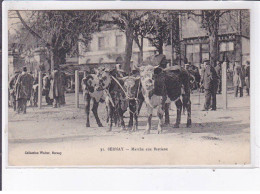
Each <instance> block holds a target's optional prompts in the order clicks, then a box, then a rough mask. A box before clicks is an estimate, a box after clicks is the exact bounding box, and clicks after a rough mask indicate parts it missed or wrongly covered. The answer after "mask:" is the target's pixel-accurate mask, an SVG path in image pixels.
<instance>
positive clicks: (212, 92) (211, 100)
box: [200, 60, 250, 111]
mask: <svg viewBox="0 0 260 194" xmlns="http://www.w3.org/2000/svg"><path fill="white" fill-rule="evenodd" d="M233 68H234V69H233V86H234V90H235V97H237V96H238V92H240V97H243V88H244V85H246V91H247V95H250V62H249V61H247V62H246V65H243V66H241V65H240V62H239V61H236V62H235V65H234V67H233ZM200 85H201V86H203V88H204V91H205V92H204V93H205V104H204V109H203V111H208V110H209V109H210V110H213V111H214V110H216V109H217V106H216V94H217V93H219V94H220V93H221V90H222V88H221V86H222V66H221V63H220V62H219V61H218V62H217V64H216V66H215V67H213V66H211V65H210V61H209V60H204V62H203V67H202V68H201V83H200Z"/></svg>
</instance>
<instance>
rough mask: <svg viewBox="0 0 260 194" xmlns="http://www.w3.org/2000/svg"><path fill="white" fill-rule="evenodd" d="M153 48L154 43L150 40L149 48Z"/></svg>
mask: <svg viewBox="0 0 260 194" xmlns="http://www.w3.org/2000/svg"><path fill="white" fill-rule="evenodd" d="M152 46H153V42H152V41H151V40H149V39H148V47H152Z"/></svg>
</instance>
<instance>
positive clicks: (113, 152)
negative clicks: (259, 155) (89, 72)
mask: <svg viewBox="0 0 260 194" xmlns="http://www.w3.org/2000/svg"><path fill="white" fill-rule="evenodd" d="M233 96H234V95H233V91H229V93H228V110H223V109H222V96H221V95H217V111H207V112H203V111H201V110H202V108H203V103H204V94H202V93H201V94H200V97H199V94H198V93H197V91H194V93H193V94H192V97H191V101H192V127H191V128H186V118H187V115H182V121H181V125H180V128H178V129H176V128H173V127H172V126H173V124H174V123H175V118H176V108H175V105H174V104H172V105H171V111H170V119H171V121H170V122H171V126H170V127H163V134H159V135H158V134H157V131H156V130H151V134H149V135H144V130H145V127H146V120H147V118H146V108H145V104H144V105H143V107H142V110H141V113H140V116H139V130H138V131H137V132H129V131H121V129H120V128H118V127H113V130H112V132H106V130H107V127H106V123H105V118H106V112H105V105H104V104H100V106H99V109H98V112H99V117H100V119H101V122H102V123H103V125H104V127H103V128H98V127H97V124H96V122H95V119H94V117H93V114H92V112H91V114H90V121H91V123H90V125H91V127H90V128H86V127H85V118H86V116H85V112H84V104H83V99H82V94H80V108H78V109H77V108H75V105H74V103H75V102H74V99H75V98H74V94H66V105H65V106H62V107H60V108H56V109H55V108H52V107H51V106H47V105H46V103H45V99H43V107H42V108H41V109H39V108H37V107H28V109H27V114H17V113H15V112H14V111H13V110H12V108H9V110H8V116H9V118H8V119H9V123H8V125H9V126H8V140H9V144H8V151H9V152H8V153H9V156H8V159H9V161H8V162H9V165H10V166H89V165H96V166H99V165H101V166H106V165H109V166H113V165H124V166H127V165H148V166H149V165H158V166H168V165H239V166H240V165H245V164H250V97H249V96H244V97H243V98H234V97H233ZM199 100H200V101H199ZM128 115H129V114H128V113H126V114H125V117H126V118H125V122H126V124H128V120H129V117H128ZM157 123H158V118H157V116H156V111H154V116H153V119H152V126H153V129H156V128H157ZM26 152H27V154H26ZM30 152H38V154H28V153H30Z"/></svg>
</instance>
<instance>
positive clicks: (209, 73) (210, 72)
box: [202, 60, 218, 111]
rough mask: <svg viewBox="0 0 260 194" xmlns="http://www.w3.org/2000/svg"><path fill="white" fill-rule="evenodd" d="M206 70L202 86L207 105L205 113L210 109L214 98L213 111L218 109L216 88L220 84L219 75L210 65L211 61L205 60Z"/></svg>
mask: <svg viewBox="0 0 260 194" xmlns="http://www.w3.org/2000/svg"><path fill="white" fill-rule="evenodd" d="M204 65H205V70H204V73H203V77H202V84H203V86H204V89H205V104H204V109H203V111H207V110H209V108H210V104H211V98H212V104H211V110H216V109H217V106H216V104H217V100H216V87H217V82H218V76H217V73H216V71H215V69H214V67H212V66H211V65H210V62H209V60H204Z"/></svg>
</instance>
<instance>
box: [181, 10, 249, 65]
mask: <svg viewBox="0 0 260 194" xmlns="http://www.w3.org/2000/svg"><path fill="white" fill-rule="evenodd" d="M249 16H250V13H249V10H233V11H230V12H227V13H225V14H223V15H222V16H221V17H220V21H219V35H218V52H219V53H218V54H219V61H223V58H224V56H226V57H227V60H228V61H229V62H231V63H234V62H235V61H240V63H241V64H245V61H247V60H250V38H249V37H250V26H249V23H250V22H249V21H250V18H249ZM180 23H181V50H182V53H183V55H184V58H186V59H187V60H188V62H190V63H192V64H194V65H198V64H200V63H202V61H203V59H209V37H208V34H207V32H206V30H205V29H204V28H202V22H201V18H200V17H199V16H195V15H188V14H186V15H183V16H182V17H181V19H180Z"/></svg>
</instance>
